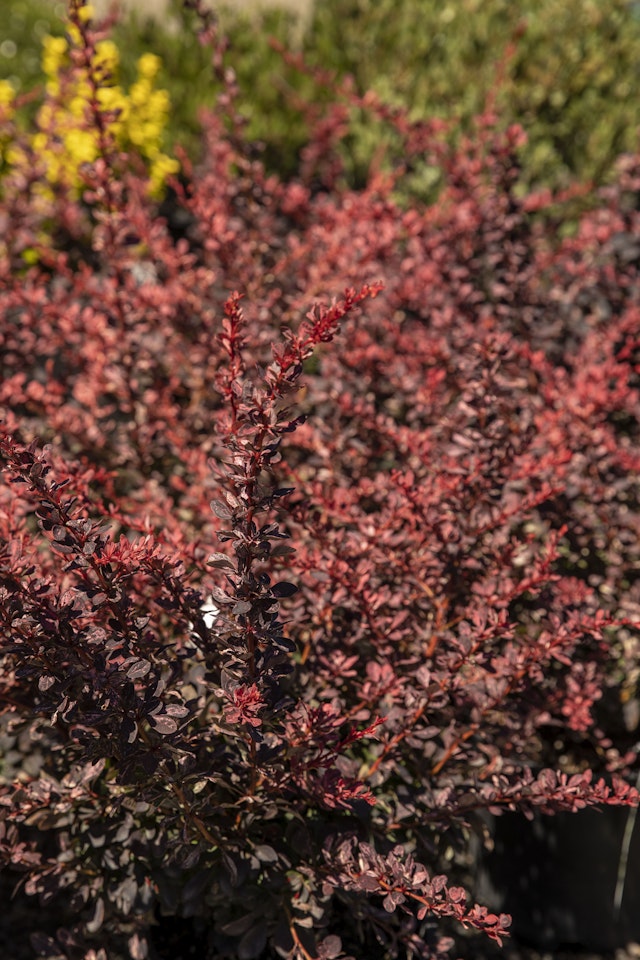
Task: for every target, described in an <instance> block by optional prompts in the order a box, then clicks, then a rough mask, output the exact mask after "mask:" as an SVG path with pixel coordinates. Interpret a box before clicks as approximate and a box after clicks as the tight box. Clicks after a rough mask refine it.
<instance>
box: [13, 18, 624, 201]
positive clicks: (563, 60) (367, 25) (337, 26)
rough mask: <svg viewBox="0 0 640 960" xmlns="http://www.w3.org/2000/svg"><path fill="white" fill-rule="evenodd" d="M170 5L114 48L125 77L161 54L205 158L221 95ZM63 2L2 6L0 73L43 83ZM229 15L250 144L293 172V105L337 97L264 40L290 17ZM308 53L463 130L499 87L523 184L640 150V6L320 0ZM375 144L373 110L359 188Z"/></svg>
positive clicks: (167, 81)
mask: <svg viewBox="0 0 640 960" xmlns="http://www.w3.org/2000/svg"><path fill="white" fill-rule="evenodd" d="M170 6H171V16H167V17H163V18H162V19H161V20H159V21H156V22H151V21H149V20H145V19H144V18H143V17H141V16H140V15H133V18H132V20H130V21H129V22H128V23H123V24H121V26H120V27H119V28H118V29H117V31H116V36H115V39H116V42H117V43H118V46H119V48H120V51H121V54H122V60H123V80H124V81H125V82H129V81H130V80H131V79H132V77H133V73H134V62H135V59H136V58H137V57H138V56H139V55H140V54H141V53H142V52H145V51H148V50H150V51H152V52H154V53H157V54H158V55H159V56H161V57H162V60H163V63H164V68H163V74H162V76H161V77H160V85H162V86H164V87H166V88H168V89H169V90H170V92H171V97H172V102H173V104H174V109H173V113H172V121H171V126H170V130H169V141H170V142H176V141H179V142H181V143H183V144H184V145H185V146H186V147H187V149H188V151H189V152H190V153H191V154H192V155H194V156H197V153H198V149H199V139H198V112H199V109H200V108H201V107H202V106H203V105H206V104H211V103H212V102H213V101H214V99H215V95H216V92H217V91H216V89H215V84H214V83H213V82H212V79H211V72H210V69H209V66H208V54H207V52H206V51H205V50H203V49H201V47H200V46H199V44H198V43H197V41H196V39H195V37H194V33H193V29H192V27H193V20H192V18H191V16H190V15H187V14H185V13H183V12H182V10H181V5H180V2H179V0H172V2H171V5H170ZM64 9H65V5H64V3H60V2H44V0H4V2H3V21H4V26H3V36H2V40H1V42H0V78H2V77H4V78H11V79H12V82H14V84H17V85H19V86H20V88H21V90H23V91H24V90H29V89H33V88H34V87H36V86H37V85H38V83H39V82H40V80H41V73H40V66H39V56H40V55H39V45H40V41H41V37H42V36H43V34H45V33H47V32H50V33H54V34H55V33H60V32H62V30H63V25H62V22H61V20H60V15H61V14H62V13H63V12H64ZM222 19H223V23H224V25H225V28H226V29H227V31H228V34H229V37H230V41H231V47H230V51H229V55H228V57H229V63H230V65H232V66H233V67H234V68H235V69H236V72H237V74H238V78H239V82H240V86H241V89H242V92H243V103H242V110H243V112H244V114H245V115H246V117H247V119H248V131H249V135H250V137H252V138H255V139H256V140H260V141H263V142H264V144H265V159H266V162H267V165H268V166H269V167H270V168H271V169H275V170H277V171H278V172H280V173H282V174H283V175H285V176H287V175H290V174H292V173H293V172H295V170H296V168H297V165H298V159H299V153H300V149H301V147H302V146H303V145H304V143H305V138H306V126H305V121H304V119H303V116H302V114H301V112H300V110H299V108H298V107H297V106H296V100H297V98H298V97H299V96H300V95H302V96H303V97H305V98H307V99H311V100H313V101H315V102H319V103H321V102H323V101H324V102H326V101H327V100H328V99H329V97H330V93H329V92H328V91H327V90H326V89H323V88H319V87H318V86H316V85H315V84H314V82H313V80H312V79H311V78H310V77H309V76H306V75H301V74H299V73H298V72H297V71H296V70H294V69H293V68H292V67H289V66H286V65H285V64H283V62H282V59H281V57H280V56H279V54H278V53H277V52H275V51H274V50H273V49H272V48H271V47H270V45H269V37H270V36H271V35H273V36H275V37H277V38H278V39H279V40H280V41H281V42H282V43H284V44H287V45H290V44H291V43H292V41H293V42H294V43H300V36H299V31H298V30H297V28H296V24H295V22H294V19H293V18H292V16H291V15H290V14H287V13H285V12H280V11H273V10H271V11H270V12H268V13H264V14H261V15H257V14H255V13H252V14H250V15H249V14H246V15H244V16H239V15H234V14H231V13H229V12H226V13H225V12H224V11H222ZM171 23H172V25H171ZM511 43H514V47H513V49H512V51H511V53H510V55H508V56H505V54H506V51H507V48H508V47H509V45H510V44H511ZM301 50H302V52H303V53H304V56H305V59H306V60H307V62H308V63H309V64H310V65H318V66H322V67H323V68H325V69H330V70H333V71H335V72H336V75H337V76H338V77H339V78H340V77H343V76H344V75H346V74H351V75H352V76H353V77H354V80H355V84H356V88H357V89H358V90H359V91H360V92H364V91H365V90H367V89H369V88H372V89H374V90H375V91H377V92H378V93H379V94H381V95H382V96H383V97H384V99H385V100H387V101H388V102H390V103H393V104H404V105H406V106H407V107H408V108H409V109H410V111H411V114H412V116H413V117H414V118H419V117H420V118H423V117H430V116H438V117H444V118H447V119H451V120H454V121H455V129H456V130H458V131H459V130H465V129H467V128H468V127H469V123H470V119H471V118H472V117H473V116H474V115H475V114H477V113H478V112H479V111H481V110H482V109H483V107H484V105H485V104H486V103H487V97H488V96H489V95H493V94H494V93H495V96H496V100H495V105H496V109H497V111H498V115H499V117H500V122H501V123H504V124H505V125H508V124H509V123H513V122H518V123H521V124H522V125H523V126H524V128H525V130H526V131H527V134H528V137H529V143H528V145H527V147H526V148H524V150H523V155H522V164H523V179H524V182H525V183H526V184H529V185H531V184H534V185H545V186H551V187H553V188H561V187H563V186H566V185H567V184H568V183H569V182H570V181H571V180H573V179H575V178H578V179H580V180H585V179H593V180H594V181H595V182H596V183H602V182H606V180H607V178H608V177H609V175H610V173H611V171H612V167H613V164H614V162H615V158H616V157H617V156H618V155H619V154H620V153H621V152H624V151H629V150H633V149H635V148H636V146H637V130H638V127H639V125H640V4H639V3H637V2H630V0H519V2H515V3H514V2H513V0H317V2H316V5H315V8H314V12H313V16H312V18H311V21H310V23H309V24H308V26H307V28H306V31H305V33H304V35H303V36H302V39H301ZM128 74H130V75H128ZM499 77H501V80H500V82H497V81H498V78H499ZM25 109H26V110H27V111H28V110H29V107H28V106H27V107H26V108H25ZM381 136H382V132H381V129H380V126H379V124H378V123H376V122H375V121H373V120H372V119H371V118H370V117H365V116H359V117H356V118H355V126H354V133H353V134H352V135H351V136H350V137H349V139H348V140H347V141H345V144H344V145H343V149H344V155H345V164H346V172H347V176H348V178H349V180H350V181H351V183H353V184H356V185H357V184H358V183H361V182H362V181H363V179H364V178H365V177H366V171H367V168H368V164H369V161H370V159H371V157H372V155H373V152H374V150H375V149H376V147H377V146H378V145H379V143H380V138H381ZM390 162H393V148H391V153H390ZM426 182H427V185H428V182H429V181H428V177H427V180H426Z"/></svg>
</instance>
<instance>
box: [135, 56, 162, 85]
mask: <svg viewBox="0 0 640 960" xmlns="http://www.w3.org/2000/svg"><path fill="white" fill-rule="evenodd" d="M161 63H162V61H161V60H160V57H157V56H156V55H155V53H143V54H142V56H141V57H140V59H139V60H138V74H139V76H140V77H144V78H145V79H146V80H153V79H154V77H156V76H157V74H158V71H159V70H160V65H161Z"/></svg>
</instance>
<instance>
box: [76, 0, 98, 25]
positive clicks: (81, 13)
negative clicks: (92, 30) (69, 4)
mask: <svg viewBox="0 0 640 960" xmlns="http://www.w3.org/2000/svg"><path fill="white" fill-rule="evenodd" d="M94 16H95V10H94V9H93V7H92V6H91V4H90V3H85V5H84V6H83V7H80V9H79V10H78V20H79V21H80V23H88V22H89V20H92V19H93V17H94Z"/></svg>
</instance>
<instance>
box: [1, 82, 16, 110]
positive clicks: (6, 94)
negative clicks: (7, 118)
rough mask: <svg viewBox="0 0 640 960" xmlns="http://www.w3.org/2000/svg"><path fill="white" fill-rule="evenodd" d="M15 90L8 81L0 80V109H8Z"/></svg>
mask: <svg viewBox="0 0 640 960" xmlns="http://www.w3.org/2000/svg"><path fill="white" fill-rule="evenodd" d="M14 97H15V90H14V89H13V87H12V85H11V84H10V83H9V81H8V80H0V107H9V106H11V104H12V103H13V98H14Z"/></svg>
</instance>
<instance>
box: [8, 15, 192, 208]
mask: <svg viewBox="0 0 640 960" xmlns="http://www.w3.org/2000/svg"><path fill="white" fill-rule="evenodd" d="M88 10H89V8H88V7H84V8H82V10H81V13H82V14H83V15H84V16H83V19H87V18H88V16H89V13H87V11H88ZM69 37H70V41H71V43H70V42H69V40H67V39H65V38H64V37H51V36H48V37H45V38H44V40H43V50H42V67H43V71H44V74H45V78H46V83H45V91H46V97H45V100H44V102H43V104H42V105H41V107H40V109H39V111H38V114H37V118H36V126H37V130H36V132H35V134H33V136H32V137H31V143H30V146H31V148H32V150H33V152H34V153H35V155H36V156H37V157H38V158H39V159H40V161H41V162H42V163H43V165H44V177H45V181H46V183H45V184H44V186H43V188H42V189H43V192H46V191H47V190H48V191H49V192H50V191H51V188H53V187H55V186H57V185H63V186H65V187H67V188H68V189H69V190H70V191H71V193H72V194H75V195H76V196H77V195H78V194H79V193H80V191H81V189H82V182H83V181H82V176H81V172H80V171H81V168H82V165H83V164H86V163H93V162H94V161H95V160H97V159H98V157H99V156H100V155H101V152H102V144H101V136H102V134H101V131H100V125H99V124H96V123H95V122H93V123H92V122H91V118H90V117H89V118H87V110H88V107H89V105H90V104H91V102H92V99H93V100H94V102H96V103H97V105H98V108H99V110H100V112H101V113H102V115H103V117H104V129H105V130H106V132H107V133H108V135H109V136H110V137H111V138H113V142H114V144H115V145H116V146H117V147H118V148H120V149H123V150H131V152H132V153H134V154H135V155H137V156H139V157H141V158H142V159H143V160H144V161H145V164H146V167H147V172H148V176H149V192H150V193H151V195H152V196H156V197H158V196H161V195H162V193H163V191H164V187H165V184H166V181H167V179H168V177H169V176H170V175H171V174H174V173H177V171H178V169H179V164H178V162H177V161H176V160H175V159H173V158H172V157H170V156H168V155H167V154H165V153H163V152H162V140H163V135H164V130H165V127H166V125H167V121H168V118H169V110H170V106H171V104H170V99H169V94H168V92H167V91H166V90H160V89H156V86H155V84H156V79H157V75H158V72H159V70H160V66H161V62H160V59H159V57H156V56H155V55H154V54H151V53H146V54H144V55H143V56H142V57H140V59H139V60H138V65H137V66H138V77H137V79H136V81H135V82H134V83H133V84H132V86H131V87H130V89H129V90H128V91H125V90H123V88H122V87H121V86H120V85H119V83H118V68H119V53H118V48H117V47H116V45H115V44H114V43H113V41H111V40H101V41H99V42H98V43H96V45H95V48H94V51H93V55H92V57H91V65H90V67H89V68H88V69H87V68H86V67H81V66H79V65H78V64H74V65H73V66H72V65H71V64H72V57H71V50H72V46H73V45H78V44H79V41H80V32H79V30H78V28H77V27H76V26H75V25H73V24H72V25H70V29H69ZM5 102H9V94H8V92H7V91H5V90H4V89H3V88H0V111H2V109H3V106H4V103H5ZM6 154H7V159H8V161H9V163H10V164H12V165H14V166H18V165H19V164H20V163H23V162H25V159H26V156H25V154H24V151H21V150H20V148H19V147H17V146H16V147H15V149H13V150H12V149H11V148H9V149H8V150H7V151H6Z"/></svg>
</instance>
